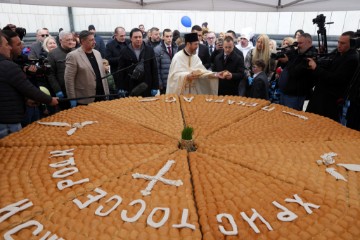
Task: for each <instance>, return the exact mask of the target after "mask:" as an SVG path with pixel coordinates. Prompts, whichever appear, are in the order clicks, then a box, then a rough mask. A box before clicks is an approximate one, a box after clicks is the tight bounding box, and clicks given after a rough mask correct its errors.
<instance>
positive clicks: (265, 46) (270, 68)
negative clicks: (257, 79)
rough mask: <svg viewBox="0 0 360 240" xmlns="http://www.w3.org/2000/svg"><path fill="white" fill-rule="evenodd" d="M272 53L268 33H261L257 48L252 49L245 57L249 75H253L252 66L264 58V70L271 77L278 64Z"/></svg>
mask: <svg viewBox="0 0 360 240" xmlns="http://www.w3.org/2000/svg"><path fill="white" fill-rule="evenodd" d="M270 55H271V50H270V44H269V37H268V36H267V35H266V34H261V35H259V37H258V39H257V41H256V46H255V48H253V49H251V50H250V51H249V52H248V53H247V55H246V57H245V68H246V69H248V72H247V73H248V76H252V72H251V68H252V66H253V65H254V63H255V61H256V60H258V59H262V60H263V61H264V62H265V68H264V72H265V73H266V75H267V76H268V78H270V77H271V75H272V73H273V72H274V69H275V66H276V63H275V60H274V59H272V58H271V57H270Z"/></svg>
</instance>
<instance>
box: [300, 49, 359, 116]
mask: <svg viewBox="0 0 360 240" xmlns="http://www.w3.org/2000/svg"><path fill="white" fill-rule="evenodd" d="M358 61H359V57H358V54H357V52H356V51H355V50H354V49H350V50H349V51H347V52H346V53H344V54H343V55H340V54H339V53H336V54H335V58H334V59H333V60H332V62H331V65H330V66H329V67H326V68H324V67H321V66H317V67H316V69H315V71H314V74H315V76H316V80H317V81H316V85H315V90H314V93H313V95H312V96H311V98H310V102H309V105H308V107H307V109H306V111H308V112H312V113H317V114H320V115H322V116H325V117H329V118H331V119H333V120H335V121H339V106H338V105H339V103H340V102H341V99H342V98H344V97H345V96H344V95H345V91H346V89H347V88H348V86H349V83H350V81H351V79H352V76H353V75H354V73H355V70H356V67H357V66H358ZM318 65H319V64H318Z"/></svg>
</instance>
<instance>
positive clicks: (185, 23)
mask: <svg viewBox="0 0 360 240" xmlns="http://www.w3.org/2000/svg"><path fill="white" fill-rule="evenodd" d="M181 24H182V25H183V26H184V27H191V19H190V18H189V17H188V16H183V17H182V18H181Z"/></svg>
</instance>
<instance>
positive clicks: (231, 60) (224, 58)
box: [212, 37, 245, 95]
mask: <svg viewBox="0 0 360 240" xmlns="http://www.w3.org/2000/svg"><path fill="white" fill-rule="evenodd" d="M244 68H245V67H244V59H243V58H242V56H240V55H239V54H237V53H236V52H235V45H234V39H233V38H231V37H225V39H224V43H223V50H222V51H221V53H219V54H218V55H217V56H216V57H215V60H214V65H213V69H212V71H214V72H221V71H225V73H224V76H223V77H224V78H225V79H219V91H218V95H238V87H239V83H240V81H241V79H242V78H243V77H244Z"/></svg>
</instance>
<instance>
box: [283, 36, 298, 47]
mask: <svg viewBox="0 0 360 240" xmlns="http://www.w3.org/2000/svg"><path fill="white" fill-rule="evenodd" d="M294 42H295V39H294V38H292V37H285V38H284V39H283V40H282V43H281V47H287V46H290V45H293V43H294Z"/></svg>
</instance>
